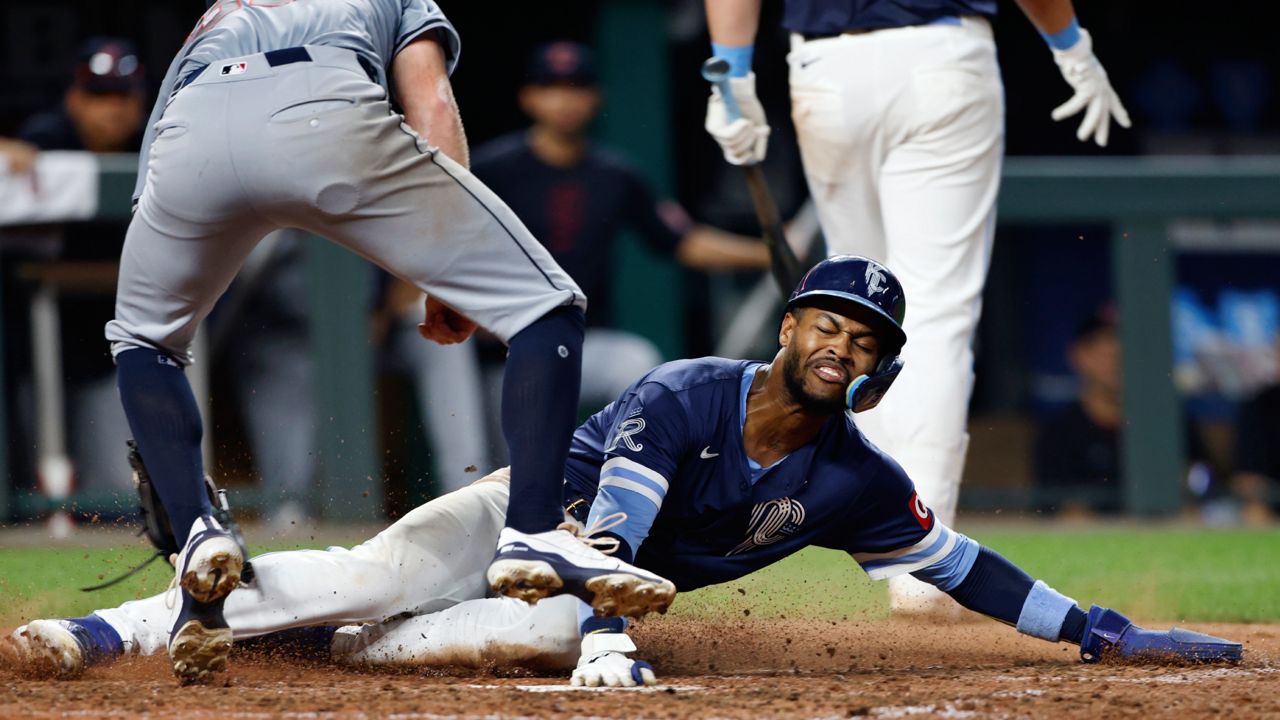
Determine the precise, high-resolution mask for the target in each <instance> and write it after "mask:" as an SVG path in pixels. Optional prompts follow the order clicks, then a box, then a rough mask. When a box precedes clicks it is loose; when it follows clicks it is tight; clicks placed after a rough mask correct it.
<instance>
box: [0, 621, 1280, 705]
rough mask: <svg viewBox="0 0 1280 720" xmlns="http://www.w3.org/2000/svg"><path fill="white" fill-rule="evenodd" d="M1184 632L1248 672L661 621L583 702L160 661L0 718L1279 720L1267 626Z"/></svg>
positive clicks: (895, 637)
mask: <svg viewBox="0 0 1280 720" xmlns="http://www.w3.org/2000/svg"><path fill="white" fill-rule="evenodd" d="M1194 627H1195V628H1196V629H1198V630H1203V631H1206V632H1212V633H1216V634H1219V635H1222V636H1224V637H1228V638H1232V639H1238V640H1241V641H1243V642H1244V643H1245V648H1246V654H1245V662H1243V663H1242V664H1240V665H1237V666H1221V665H1210V666H1190V667H1152V666H1117V665H1088V666H1086V665H1082V664H1081V663H1080V662H1079V661H1078V659H1077V656H1076V649H1075V647H1074V646H1068V645H1065V644H1059V645H1051V644H1049V643H1044V642H1040V641H1037V640H1032V639H1029V638H1025V637H1022V636H1020V635H1018V634H1017V633H1015V632H1014V631H1013V630H1012V629H1009V628H1005V627H1002V626H999V625H996V624H995V623H992V622H989V621H972V622H962V623H957V624H952V625H946V626H936V625H920V624H915V625H913V624H909V623H904V622H868V623H852V622H843V623H822V622H813V621H803V622H802V621H760V622H753V621H750V620H749V619H744V620H743V621H740V622H730V623H723V624H709V623H705V622H690V621H682V620H672V619H663V620H658V621H651V622H648V623H646V624H644V625H643V626H641V627H640V628H638V629H637V631H636V639H637V642H638V644H639V645H640V648H641V651H642V654H643V655H644V656H645V657H647V658H649V659H651V660H652V661H653V663H654V665H655V667H656V668H657V670H658V673H659V677H660V679H661V681H662V682H663V683H664V684H663V686H662V687H659V688H644V689H637V690H582V689H571V688H569V687H568V686H567V685H566V682H565V678H564V677H563V676H560V677H545V676H543V677H538V676H531V675H522V674H521V673H518V672H517V673H512V672H502V673H492V672H490V673H484V672H474V671H464V672H458V673H445V672H441V671H438V670H432V671H428V670H425V669H423V670H414V671H401V672H387V671H373V670H350V669H342V668H334V667H330V666H327V665H324V664H322V663H319V662H315V661H303V660H286V659H283V658H280V657H266V656H261V655H250V654H248V653H241V654H238V655H235V656H233V662H234V665H233V669H232V671H231V672H230V673H229V674H228V679H227V682H226V684H225V685H224V686H219V687H191V688H179V687H177V686H176V685H175V683H174V681H173V679H172V678H171V677H170V675H169V673H168V670H167V667H166V665H165V662H164V659H163V658H135V659H130V660H128V661H125V662H122V663H119V664H116V665H114V666H110V667H104V668H97V669H93V670H91V671H90V672H89V673H87V674H86V675H85V676H84V677H83V678H81V679H79V680H74V681H63V682H58V681H40V680H29V679H24V678H20V677H18V676H17V675H15V674H14V672H13V671H12V669H10V668H0V686H4V687H5V688H6V691H5V692H4V694H3V696H2V697H0V717H5V718H9V717H37V718H43V717H172V716H182V717H192V718H218V719H219V720H232V719H234V718H265V717H297V718H364V717H370V718H372V717H392V718H404V719H406V720H407V719H411V718H446V717H459V718H488V717H503V718H505V717H555V718H563V719H565V720H569V719H571V718H591V717H645V718H686V717H714V718H759V717H784V718H843V717H872V718H897V717H907V716H911V717H945V718H1031V717H1037V718H1039V717H1079V716H1082V715H1083V713H1084V712H1087V713H1089V714H1090V715H1091V716H1097V715H1098V713H1102V714H1103V715H1104V716H1106V717H1108V718H1112V717H1122V718H1127V717H1142V718H1147V719H1149V718H1161V717H1170V718H1172V717H1178V718H1192V717H1210V716H1215V715H1221V716H1227V715H1229V716H1230V717H1231V718H1232V720H1239V719H1242V718H1266V717H1271V718H1280V693H1277V692H1276V690H1277V688H1280V626H1276V625H1200V624H1194Z"/></svg>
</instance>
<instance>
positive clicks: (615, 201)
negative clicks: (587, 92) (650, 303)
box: [471, 132, 692, 327]
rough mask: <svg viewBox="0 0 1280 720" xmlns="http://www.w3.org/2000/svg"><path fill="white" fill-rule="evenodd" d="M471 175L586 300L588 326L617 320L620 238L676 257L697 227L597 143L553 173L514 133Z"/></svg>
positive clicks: (482, 156) (479, 157)
mask: <svg viewBox="0 0 1280 720" xmlns="http://www.w3.org/2000/svg"><path fill="white" fill-rule="evenodd" d="M471 172H472V173H473V174H474V175H475V176H476V177H478V178H480V182H482V183H484V184H485V185H487V186H488V187H489V189H491V190H493V191H494V192H495V193H497V194H498V197H500V198H502V199H503V200H504V201H505V202H506V203H507V205H508V206H509V207H510V208H511V209H512V210H514V211H515V213H516V216H517V217H519V218H520V220H521V221H522V222H523V223H524V224H525V227H527V228H529V232H531V233H532V234H533V236H534V237H536V238H538V240H539V242H541V243H542V244H543V245H544V246H546V248H547V249H548V250H550V251H551V256H552V257H553V258H555V260H556V262H557V263H559V264H560V267H562V268H564V271H565V272H567V273H569V277H571V278H573V280H574V282H576V283H578V286H579V287H581V288H582V290H583V292H585V293H586V294H587V300H588V305H587V325H588V326H590V327H608V326H610V325H611V321H612V319H613V317H612V295H613V284H614V283H613V281H612V278H613V277H615V274H616V272H617V270H616V269H615V266H614V262H615V252H616V250H615V249H616V246H617V237H618V233H619V232H620V231H621V230H622V229H623V228H630V229H632V230H635V231H636V232H638V233H639V234H640V237H641V238H642V239H643V240H644V241H645V243H646V244H647V245H648V246H649V248H650V249H652V250H653V251H655V252H658V253H662V254H664V255H671V254H672V253H674V252H675V249H676V245H678V244H679V243H680V239H681V237H682V236H683V235H684V233H685V232H687V231H688V229H689V228H690V227H691V225H692V223H691V221H690V220H689V219H688V216H687V215H685V214H684V211H683V210H681V209H680V206H679V205H676V204H675V203H673V202H665V203H661V204H659V203H658V201H657V200H656V199H655V197H654V195H653V193H652V192H651V191H650V190H649V186H648V184H647V183H646V182H645V181H644V180H643V179H642V178H641V177H640V175H639V173H637V172H636V171H635V170H634V169H633V168H632V167H631V166H630V165H628V164H627V162H626V161H625V160H623V159H622V158H621V157H619V156H618V155H617V154H615V153H612V152H609V151H608V150H605V149H602V148H600V147H598V146H596V145H588V146H587V151H586V154H585V155H584V156H583V158H582V160H580V161H579V162H578V163H577V164H576V165H574V166H572V167H554V166H551V165H548V164H546V163H544V162H542V161H541V160H539V159H538V158H537V156H535V155H534V154H533V151H532V150H530V149H529V143H528V141H527V140H526V139H525V133H523V132H518V133H512V134H510V135H505V136H503V137H500V138H498V139H496V140H493V141H491V142H489V143H487V144H485V145H483V146H482V147H480V148H479V149H477V150H476V151H475V153H473V154H472V157H471Z"/></svg>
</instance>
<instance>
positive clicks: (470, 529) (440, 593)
mask: <svg viewBox="0 0 1280 720" xmlns="http://www.w3.org/2000/svg"><path fill="white" fill-rule="evenodd" d="M509 482H510V474H509V473H508V472H507V471H506V469H505V468H504V469H502V470H496V471H494V472H492V473H490V474H489V475H487V476H485V477H484V478H482V479H480V480H477V481H476V482H474V483H472V484H470V485H468V486H466V487H463V488H460V489H458V490H455V491H453V492H451V493H447V494H445V495H442V496H440V497H438V498H436V499H434V500H432V501H430V502H428V503H426V504H423V505H420V506H418V507H417V508H415V509H414V510H412V511H410V512H409V513H408V514H406V515H405V516H404V517H402V518H400V519H399V520H397V521H396V522H395V523H394V524H392V525H391V526H390V527H388V528H387V529H386V530H383V531H382V532H380V533H378V534H377V535H376V536H374V537H373V538H372V539H370V540H368V541H367V542H365V543H363V544H361V545H358V546H356V547H354V548H352V549H351V552H352V553H353V554H354V555H356V556H358V557H360V558H363V559H367V560H370V561H372V562H375V563H377V564H378V565H380V566H385V567H386V569H387V571H388V572H392V573H398V574H399V576H400V578H401V582H402V584H403V585H404V588H403V592H402V595H403V596H404V597H406V598H414V599H416V602H415V605H414V607H415V609H416V610H417V611H418V612H431V611H434V610H439V609H442V608H445V607H449V606H450V605H453V604H455V603H457V602H460V601H462V600H468V599H471V598H479V597H484V595H485V591H486V589H487V587H488V585H487V583H486V582H485V579H484V572H485V569H486V568H487V567H488V565H489V561H490V560H492V559H493V551H494V548H496V547H497V545H498V533H499V532H501V530H502V526H503V524H504V522H505V519H506V512H507V499H508V497H509V494H510V488H509Z"/></svg>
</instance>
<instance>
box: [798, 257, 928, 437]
mask: <svg viewBox="0 0 1280 720" xmlns="http://www.w3.org/2000/svg"><path fill="white" fill-rule="evenodd" d="M827 298H830V299H834V300H836V301H837V302H849V303H853V304H855V305H858V306H860V307H863V308H866V309H867V310H870V311H871V313H872V315H873V316H874V317H875V318H876V320H878V321H879V322H875V323H874V325H873V327H872V329H874V330H876V331H877V333H878V334H879V337H880V341H881V357H880V360H879V361H878V362H877V363H876V368H875V370H874V371H872V373H871V374H870V375H859V376H858V377H856V378H854V379H853V382H850V383H849V387H848V389H847V390H846V391H845V402H846V404H847V405H848V406H849V409H850V410H852V411H854V412H862V411H863V410H870V409H871V408H873V407H875V406H876V405H878V404H879V403H880V399H881V398H882V397H884V394H885V393H886V392H888V390H889V386H890V385H892V384H893V381H894V379H895V378H897V377H898V373H900V372H902V358H901V357H899V353H900V352H902V346H903V345H905V344H906V343H907V334H906V333H905V332H903V330H902V320H903V318H904V317H906V314H907V297H906V294H905V293H904V292H903V291H902V284H901V283H899V282H898V278H897V277H895V276H894V274H893V273H892V272H891V271H890V270H889V268H887V267H885V266H884V265H881V264H880V263H878V262H876V261H875V260H871V259H869V258H864V257H860V256H858V255H833V256H832V257H829V258H827V259H826V260H823V261H822V262H820V263H818V264H817V265H814V266H813V268H812V269H810V270H809V272H807V273H805V276H804V277H803V278H801V280H800V284H799V285H797V286H796V289H795V290H794V291H792V293H791V297H790V298H789V299H788V300H787V311H788V312H790V311H791V310H792V309H794V308H797V307H804V306H806V305H813V304H815V303H816V302H820V301H822V300H824V299H827Z"/></svg>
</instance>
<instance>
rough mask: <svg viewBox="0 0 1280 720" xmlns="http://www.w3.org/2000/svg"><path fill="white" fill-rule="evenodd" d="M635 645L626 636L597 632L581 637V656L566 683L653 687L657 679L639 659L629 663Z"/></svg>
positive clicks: (651, 669) (645, 663) (589, 685)
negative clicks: (627, 654) (630, 653)
mask: <svg viewBox="0 0 1280 720" xmlns="http://www.w3.org/2000/svg"><path fill="white" fill-rule="evenodd" d="M635 649H636V646H635V643H633V642H632V641H631V638H630V637H628V636H627V635H626V633H611V632H598V633H592V634H590V635H587V636H586V637H584V638H582V656H581V657H580V658H578V667H577V669H575V670H574V671H573V677H572V678H570V680H569V682H570V683H571V684H573V685H585V686H586V687H601V686H604V687H635V686H636V685H654V684H656V683H657V682H658V676H657V675H655V674H654V673H653V667H652V666H651V665H649V663H647V662H645V661H643V660H632V659H631V658H629V657H627V656H626V653H629V652H635Z"/></svg>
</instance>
